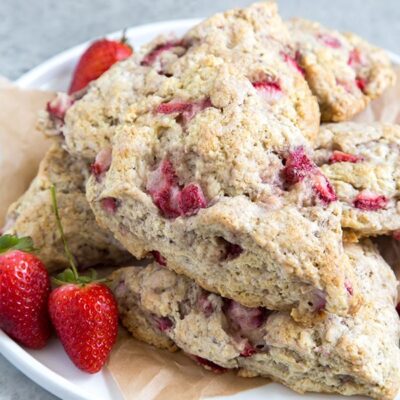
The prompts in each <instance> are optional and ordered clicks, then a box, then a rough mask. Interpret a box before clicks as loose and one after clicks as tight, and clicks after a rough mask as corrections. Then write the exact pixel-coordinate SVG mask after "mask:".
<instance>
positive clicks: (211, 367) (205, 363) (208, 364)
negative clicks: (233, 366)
mask: <svg viewBox="0 0 400 400" xmlns="http://www.w3.org/2000/svg"><path fill="white" fill-rule="evenodd" d="M191 358H193V359H194V360H195V361H196V362H197V363H198V364H200V365H202V366H203V367H204V368H205V369H208V370H209V371H212V372H214V373H215V374H222V373H224V372H226V371H227V369H226V368H224V367H221V366H220V365H218V364H215V363H213V362H212V361H210V360H207V359H205V358H203V357H199V356H191Z"/></svg>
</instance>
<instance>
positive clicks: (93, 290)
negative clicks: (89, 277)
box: [49, 283, 118, 374]
mask: <svg viewBox="0 0 400 400" xmlns="http://www.w3.org/2000/svg"><path fill="white" fill-rule="evenodd" d="M49 312H50V316H51V320H52V322H53V325H54V328H55V329H56V332H57V335H58V337H59V338H60V340H61V343H62V344H63V346H64V349H65V351H66V352H67V354H68V355H69V357H70V358H71V360H72V361H73V363H74V364H75V365H76V366H77V367H78V368H79V369H81V370H82V371H85V372H89V373H92V374H93V373H96V372H98V371H100V369H101V368H102V367H103V365H104V364H105V362H106V360H107V358H108V356H109V354H110V351H111V348H112V346H113V345H114V343H115V342H116V340H117V333H118V309H117V303H116V301H115V299H114V296H113V294H112V292H111V291H110V289H109V288H108V287H107V286H105V285H102V284H99V283H89V284H86V285H79V284H72V283H71V284H66V285H63V286H61V287H59V288H57V289H55V290H53V292H52V293H51V294H50V299H49Z"/></svg>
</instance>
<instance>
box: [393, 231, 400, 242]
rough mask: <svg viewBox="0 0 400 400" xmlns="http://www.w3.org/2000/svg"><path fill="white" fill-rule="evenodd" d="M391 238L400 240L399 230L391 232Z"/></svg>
mask: <svg viewBox="0 0 400 400" xmlns="http://www.w3.org/2000/svg"><path fill="white" fill-rule="evenodd" d="M393 239H394V240H400V231H394V232H393Z"/></svg>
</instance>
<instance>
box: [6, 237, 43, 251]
mask: <svg viewBox="0 0 400 400" xmlns="http://www.w3.org/2000/svg"><path fill="white" fill-rule="evenodd" d="M9 250H21V251H25V252H27V253H33V252H35V251H37V249H36V248H35V247H34V245H33V241H32V238H31V237H29V236H23V237H20V238H19V237H18V236H16V235H9V234H6V235H2V236H0V254H1V253H5V252H6V251H9Z"/></svg>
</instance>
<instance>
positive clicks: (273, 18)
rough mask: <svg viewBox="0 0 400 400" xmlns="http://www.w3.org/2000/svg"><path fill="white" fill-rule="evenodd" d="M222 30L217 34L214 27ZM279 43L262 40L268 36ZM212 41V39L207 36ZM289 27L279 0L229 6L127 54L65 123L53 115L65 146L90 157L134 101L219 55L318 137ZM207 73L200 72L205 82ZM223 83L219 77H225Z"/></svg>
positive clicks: (272, 106) (274, 106)
mask: <svg viewBox="0 0 400 400" xmlns="http://www.w3.org/2000/svg"><path fill="white" fill-rule="evenodd" d="M216 31H217V32H216ZM270 36H271V37H272V38H275V39H274V40H265V39H266V38H268V37H270ZM210 38H211V39H212V40H210ZM288 40H289V35H288V31H287V28H286V27H285V25H284V23H283V22H282V20H281V19H280V17H279V15H278V13H277V8H276V5H275V4H274V3H260V4H255V5H253V6H250V7H249V8H245V9H240V10H233V11H228V12H226V13H224V14H217V15H216V16H214V17H211V18H210V19H208V20H206V21H204V22H202V23H200V24H199V25H198V26H197V27H195V28H194V29H192V30H191V31H190V32H189V33H188V34H187V35H186V36H184V37H183V38H182V39H177V38H172V37H160V38H157V39H156V40H154V41H153V42H151V43H150V44H148V45H147V46H145V47H143V48H142V49H141V51H139V52H137V53H136V54H135V55H134V56H133V57H131V58H130V59H128V60H126V61H123V62H121V63H119V64H117V65H115V66H113V67H112V68H111V69H110V70H109V71H107V72H106V73H105V74H104V75H103V76H102V77H100V78H99V79H98V80H97V81H96V82H94V83H93V84H92V85H91V86H90V88H89V89H88V92H87V94H86V95H84V96H83V98H82V99H80V100H79V101H75V102H74V103H73V104H72V103H71V104H70V105H72V106H71V107H70V108H69V109H68V111H67V110H66V109H65V108H64V112H66V114H65V117H64V115H63V117H62V121H60V118H58V117H57V115H56V116H54V115H55V114H57V112H56V113H55V114H54V113H53V115H52V114H51V112H50V113H49V114H48V116H52V119H53V123H52V122H51V121H50V122H49V120H47V123H46V124H45V126H46V129H47V130H50V131H52V130H53V128H52V127H53V126H54V123H56V125H57V126H58V125H60V122H61V124H63V123H64V119H65V125H63V126H62V128H61V131H62V133H63V135H64V136H65V142H66V146H67V149H68V151H69V152H70V153H71V154H73V155H76V156H78V157H85V158H86V159H88V160H90V161H92V160H93V159H94V157H95V156H96V154H97V153H98V152H99V151H100V150H101V149H102V148H104V147H105V146H107V145H109V144H110V140H111V138H112V137H113V135H114V134H115V130H116V128H117V127H118V126H120V125H121V124H123V123H124V121H125V119H126V114H127V111H130V105H131V104H132V103H135V102H138V101H140V98H141V97H143V96H146V95H149V94H150V95H151V94H157V92H158V90H159V88H160V87H167V86H168V85H169V84H170V82H173V81H174V80H175V79H180V76H182V74H184V69H185V68H186V66H187V65H188V64H189V63H190V60H191V59H194V60H195V59H196V58H198V57H200V56H204V55H214V56H217V57H219V58H221V59H223V60H224V62H229V63H231V64H232V65H234V66H235V68H237V69H238V70H240V73H242V74H244V75H246V76H247V77H248V78H249V80H251V81H252V83H253V85H254V87H255V88H256V89H257V90H258V91H259V93H261V94H262V95H263V96H264V98H265V101H266V102H268V103H269V112H271V113H274V114H276V115H283V116H284V117H285V118H288V119H289V120H290V121H292V123H293V124H295V125H297V126H298V127H299V128H300V130H301V131H302V133H303V135H304V136H305V137H307V138H309V139H310V140H312V139H314V138H315V136H316V134H317V132H318V127H319V120H320V115H319V108H318V103H317V101H316V99H315V97H314V96H313V95H312V93H311V91H310V89H309V87H308V85H307V83H306V81H305V80H304V77H303V75H302V74H301V72H300V71H299V69H298V68H296V67H295V66H294V64H293V62H292V61H293V60H291V59H290V56H289V55H288V54H286V53H285V51H284V50H285V49H286V47H285V46H283V45H281V44H280V43H281V42H287V41H288ZM201 79H202V77H197V80H198V81H199V80H201ZM221 84H222V82H221Z"/></svg>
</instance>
